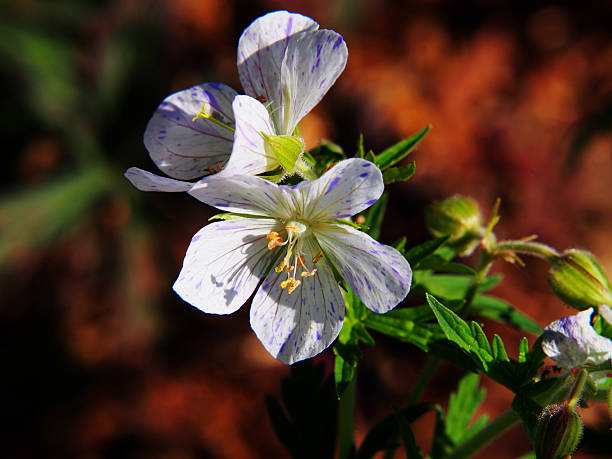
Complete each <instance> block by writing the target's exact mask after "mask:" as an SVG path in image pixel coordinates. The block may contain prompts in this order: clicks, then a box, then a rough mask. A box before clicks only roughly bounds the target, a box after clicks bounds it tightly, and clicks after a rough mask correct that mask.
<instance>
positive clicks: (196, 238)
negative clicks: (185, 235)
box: [191, 234, 200, 242]
mask: <svg viewBox="0 0 612 459" xmlns="http://www.w3.org/2000/svg"><path fill="white" fill-rule="evenodd" d="M198 239H200V236H199V235H197V234H196V235H195V236H194V237H192V238H191V242H196V241H197V240H198Z"/></svg>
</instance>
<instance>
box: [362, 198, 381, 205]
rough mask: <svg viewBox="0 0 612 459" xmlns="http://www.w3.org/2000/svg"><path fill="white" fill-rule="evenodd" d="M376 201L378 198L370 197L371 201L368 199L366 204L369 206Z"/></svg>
mask: <svg viewBox="0 0 612 459" xmlns="http://www.w3.org/2000/svg"><path fill="white" fill-rule="evenodd" d="M376 201H378V199H370V200H369V201H366V202H365V204H366V205H368V206H371V205H372V204H374V203H375V202H376Z"/></svg>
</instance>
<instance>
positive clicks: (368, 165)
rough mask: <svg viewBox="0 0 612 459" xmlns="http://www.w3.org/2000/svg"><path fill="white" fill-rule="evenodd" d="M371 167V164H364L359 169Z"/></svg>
mask: <svg viewBox="0 0 612 459" xmlns="http://www.w3.org/2000/svg"><path fill="white" fill-rule="evenodd" d="M371 165H372V163H366V164H362V165H361V167H370V166H371Z"/></svg>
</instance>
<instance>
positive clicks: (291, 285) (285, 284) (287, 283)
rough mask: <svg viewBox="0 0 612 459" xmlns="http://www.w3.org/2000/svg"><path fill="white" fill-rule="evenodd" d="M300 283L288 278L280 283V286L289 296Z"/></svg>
mask: <svg viewBox="0 0 612 459" xmlns="http://www.w3.org/2000/svg"><path fill="white" fill-rule="evenodd" d="M301 283H302V281H300V280H295V279H294V278H293V277H290V278H289V279H287V280H284V281H282V282H281V284H280V286H281V288H286V289H287V293H288V294H289V295H291V294H292V293H293V291H294V290H295V289H296V288H298V287H299V286H300V284H301Z"/></svg>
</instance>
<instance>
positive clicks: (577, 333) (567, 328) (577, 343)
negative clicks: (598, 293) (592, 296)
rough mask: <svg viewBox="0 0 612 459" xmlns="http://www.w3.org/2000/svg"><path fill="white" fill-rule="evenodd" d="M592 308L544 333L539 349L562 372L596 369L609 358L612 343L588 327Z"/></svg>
mask: <svg viewBox="0 0 612 459" xmlns="http://www.w3.org/2000/svg"><path fill="white" fill-rule="evenodd" d="M592 313H593V308H590V309H585V310H584V311H581V312H579V313H578V314H576V315H573V316H569V317H564V318H562V319H560V320H557V321H555V322H553V323H551V324H550V325H549V326H548V327H546V329H545V330H544V335H543V337H542V349H543V350H544V353H545V354H546V355H547V356H549V357H550V358H552V359H554V360H556V361H557V365H559V366H560V367H562V368H578V367H581V366H583V365H585V364H593V365H599V364H602V363H604V362H606V361H608V360H610V358H612V341H611V340H609V339H608V338H606V337H604V336H601V335H599V334H598V333H597V332H596V331H595V329H594V328H593V326H592V325H591V314H592Z"/></svg>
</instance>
